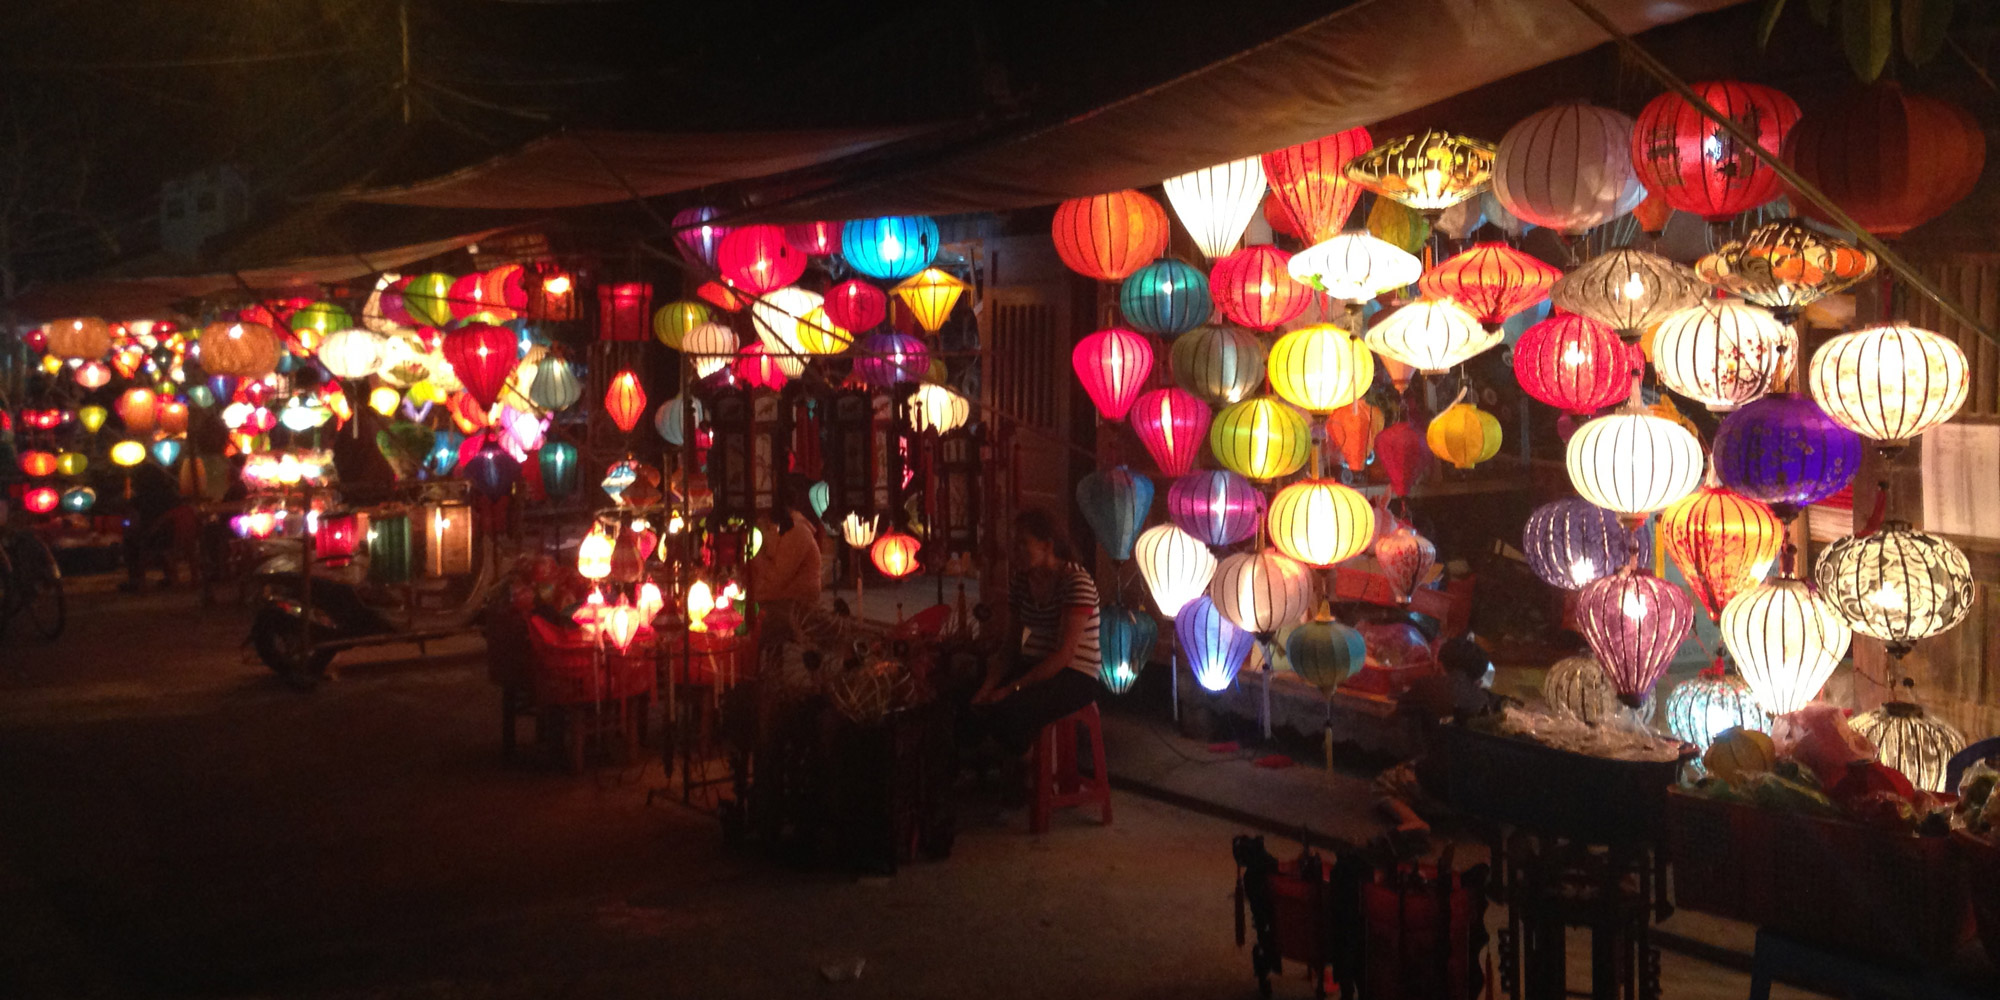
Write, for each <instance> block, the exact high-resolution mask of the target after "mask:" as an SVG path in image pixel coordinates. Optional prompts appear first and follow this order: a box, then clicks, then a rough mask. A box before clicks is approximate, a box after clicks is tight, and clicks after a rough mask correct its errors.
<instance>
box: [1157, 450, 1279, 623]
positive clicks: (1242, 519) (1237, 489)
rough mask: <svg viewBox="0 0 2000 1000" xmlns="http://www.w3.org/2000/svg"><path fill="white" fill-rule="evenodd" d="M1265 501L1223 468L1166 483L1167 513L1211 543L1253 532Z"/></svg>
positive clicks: (1246, 482)
mask: <svg viewBox="0 0 2000 1000" xmlns="http://www.w3.org/2000/svg"><path fill="white" fill-rule="evenodd" d="M1265 503H1266V500H1265V497H1264V493H1263V491H1262V490H1259V489H1258V488H1257V487H1255V486H1253V485H1251V484H1250V481H1249V480H1248V479H1245V478H1243V477H1242V476H1240V475H1237V474H1236V473H1234V472H1230V471H1227V470H1224V469H1202V470H1198V471H1195V472H1190V473H1188V474H1187V475H1185V476H1182V477H1180V478H1179V479H1176V480H1174V484H1173V485H1172V486H1169V487H1167V516H1168V517H1169V518H1172V519H1173V522H1174V524H1176V525H1178V526H1179V527H1180V528H1181V529H1182V530H1183V531H1186V532H1187V533H1188V534H1189V535H1190V536H1191V537H1193V538H1196V539H1199V540H1200V541H1202V542H1205V543H1207V544H1209V545H1215V546H1222V545H1234V544H1236V543H1237V542H1240V541H1243V540H1244V539H1247V538H1249V537H1251V536H1252V535H1255V534H1256V533H1257V526H1258V525H1259V524H1262V523H1263V522H1264V508H1265ZM1162 610H1164V609H1162Z"/></svg>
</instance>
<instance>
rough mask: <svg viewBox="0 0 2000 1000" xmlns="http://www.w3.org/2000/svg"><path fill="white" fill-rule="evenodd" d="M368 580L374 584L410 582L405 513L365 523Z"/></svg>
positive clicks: (408, 519)
mask: <svg viewBox="0 0 2000 1000" xmlns="http://www.w3.org/2000/svg"><path fill="white" fill-rule="evenodd" d="M368 579H369V580H372V581H374V582H375V583H408V582H409V580H410V517H409V515H408V514H390V515H387V516H385V517H377V518H374V519H372V520H370V521H369V522H368Z"/></svg>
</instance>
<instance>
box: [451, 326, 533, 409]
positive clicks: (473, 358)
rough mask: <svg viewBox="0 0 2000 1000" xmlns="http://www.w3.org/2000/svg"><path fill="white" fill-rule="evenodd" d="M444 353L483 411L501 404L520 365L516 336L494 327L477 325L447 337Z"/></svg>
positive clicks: (511, 332)
mask: <svg viewBox="0 0 2000 1000" xmlns="http://www.w3.org/2000/svg"><path fill="white" fill-rule="evenodd" d="M442 353H443V354H444V359H445V361H446V362H448V363H450V365H451V371H452V374H454V375H456V376H458V381H459V382H460V383H461V384H463V385H464V386H465V391H466V392H467V393H469V394H471V396H472V398H474V399H476V400H478V401H479V405H480V406H482V407H490V406H492V405H493V404H494V403H496V402H499V400H500V390H501V388H502V387H503V386H505V385H506V384H507V376H509V375H512V374H513V373H514V366H515V365H516V364H518V363H519V362H520V354H519V352H518V348H517V346H516V342H515V339H514V332H513V331H512V330H509V329H507V328H505V327H499V326H494V325H492V324H490V323H473V324H470V325H468V326H464V327H460V328H459V329H457V330H453V331H452V332H450V333H447V334H445V335H444V347H443V351H442Z"/></svg>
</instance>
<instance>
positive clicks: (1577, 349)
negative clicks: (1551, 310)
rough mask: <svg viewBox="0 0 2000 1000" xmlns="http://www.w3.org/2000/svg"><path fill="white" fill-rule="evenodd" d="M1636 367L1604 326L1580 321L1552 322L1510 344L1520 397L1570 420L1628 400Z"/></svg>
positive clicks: (1559, 317) (1621, 343) (1574, 318)
mask: <svg viewBox="0 0 2000 1000" xmlns="http://www.w3.org/2000/svg"><path fill="white" fill-rule="evenodd" d="M1637 363H1639V362H1637V359H1635V358H1634V357H1633V356H1632V352H1631V351H1630V350H1629V349H1628V348H1627V346H1626V344H1625V342H1624V341H1623V340H1620V339H1619V338H1618V334H1617V333H1615V332H1613V331H1612V329H1611V328H1610V327H1609V326H1606V325H1604V324H1603V323H1600V322H1598V321H1597V320H1594V319H1589V318H1587V317H1583V316H1575V315H1568V314H1563V315H1557V316H1551V317H1549V318H1548V319H1545V320H1543V321H1541V322H1540V323H1536V324H1535V325H1534V326H1531V327H1529V328H1528V329H1527V330H1525V331H1523V332H1522V334H1521V339H1520V340H1517V341H1515V342H1514V377H1515V379H1516V380H1517V381H1519V382H1520V385H1521V391H1522V392H1525V393H1527V394H1528V395H1530V396H1532V397H1534V398H1535V399H1537V400H1539V401H1541V402H1543V403H1547V404H1548V405H1550V406H1553V407H1555V408H1556V409H1559V410H1562V411H1563V412H1565V413H1570V414H1577V415H1582V414H1586V413H1591V412H1593V411H1596V410H1600V409H1603V408H1604V407H1607V406H1612V405H1615V404H1617V403H1618V402H1620V401H1622V400H1624V399H1625V398H1626V397H1627V396H1629V395H1631V392H1632V377H1633V375H1634V368H1635V365H1636V364H1637Z"/></svg>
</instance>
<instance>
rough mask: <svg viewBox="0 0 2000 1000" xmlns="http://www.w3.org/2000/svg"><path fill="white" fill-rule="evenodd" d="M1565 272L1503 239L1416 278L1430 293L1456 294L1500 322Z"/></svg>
mask: <svg viewBox="0 0 2000 1000" xmlns="http://www.w3.org/2000/svg"><path fill="white" fill-rule="evenodd" d="M1560 277H1562V272H1561V271H1559V270H1557V269H1555V268H1553V267H1550V266H1549V265H1547V264H1544V263H1542V262H1541V261H1539V260H1536V259H1535V258H1533V257H1531V256H1529V255H1528V254H1525V253H1522V252H1521V251H1519V250H1516V249H1514V248H1513V247H1510V246H1508V245H1507V244H1505V243H1480V244H1476V245H1475V246H1473V248H1472V249H1470V250H1467V251H1464V252H1463V253H1459V254H1456V255H1453V256H1452V257H1450V258H1448V259H1446V260H1445V261H1444V262H1443V263H1441V264H1439V265H1438V266H1436V267H1434V268H1431V269H1430V271H1428V272H1427V273H1425V274H1424V276H1423V277H1422V278H1419V279H1417V290H1418V291H1421V292H1423V293H1424V294H1425V295H1426V296H1429V297H1431V298H1440V299H1447V298H1448V299H1453V300H1456V301H1457V302H1458V304H1459V305H1461V306H1464V307H1465V310H1466V311H1467V312H1469V313H1471V314H1473V315H1474V316H1477V317H1479V321H1480V322H1482V323H1485V324H1486V325H1488V326H1499V325H1500V324H1502V323H1505V322H1506V321H1507V317H1509V316H1512V315H1514V314H1515V313H1517V312H1520V311H1521V310H1523V309H1526V308H1528V307H1529V306H1531V305H1534V304H1535V303H1537V302H1540V301H1541V300H1543V299H1546V298H1548V297H1549V289H1551V288H1554V287H1555V286H1556V279H1557V278H1560Z"/></svg>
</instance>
